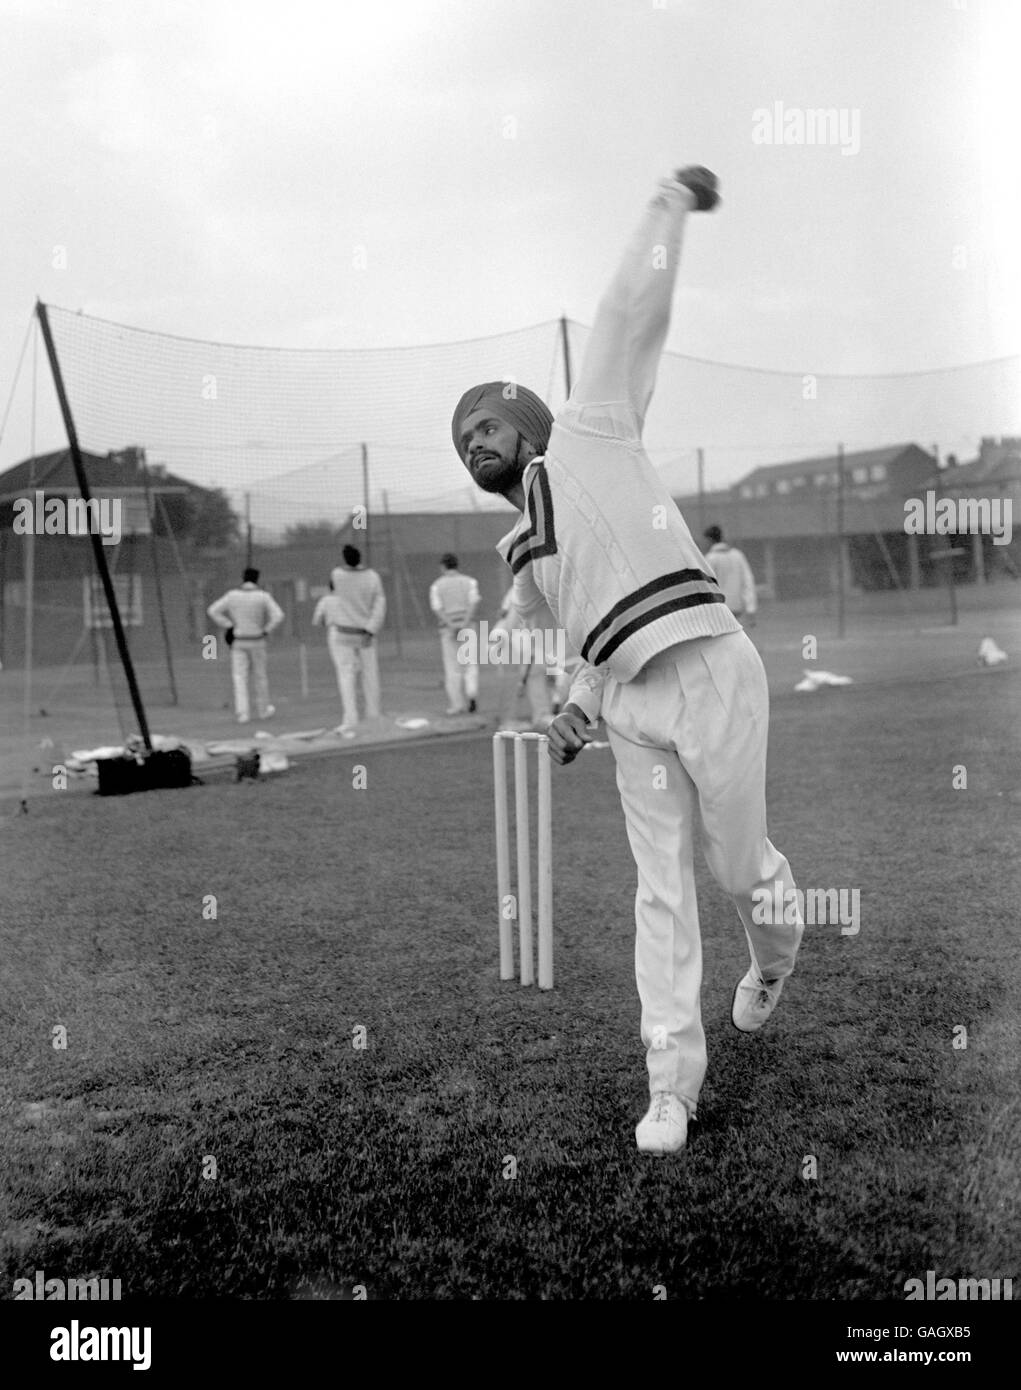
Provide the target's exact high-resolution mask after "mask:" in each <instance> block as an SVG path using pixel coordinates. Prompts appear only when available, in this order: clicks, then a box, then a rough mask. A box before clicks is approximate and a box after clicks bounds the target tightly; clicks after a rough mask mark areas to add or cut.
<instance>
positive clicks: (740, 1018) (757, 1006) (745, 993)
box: [730, 969, 783, 1033]
mask: <svg viewBox="0 0 1021 1390" xmlns="http://www.w3.org/2000/svg"><path fill="white" fill-rule="evenodd" d="M782 990H783V980H763V979H761V978H760V977H759V976H758V975H757V974H756V973H755V970H754V969H749V971H748V974H747V975H745V977H744V979H743V980H739V981H738V983H737V988H736V989H735V990H734V1003H733V1006H732V1008H731V1011H730V1017H731V1018H732V1019H733V1022H734V1027H735V1028H739V1029H740V1030H741V1032H742V1033H754V1032H755V1031H756V1030H757V1029H759V1028H761V1027H762V1025H763V1024H764V1023H765V1021H766V1019H767V1018H768V1017H769V1015H770V1014H771V1013H772V1012H773V1010H774V1009H775V1008H776V1006H777V1004H778V1003H779V1002H780V994H781V992H782Z"/></svg>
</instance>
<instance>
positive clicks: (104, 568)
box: [36, 300, 152, 753]
mask: <svg viewBox="0 0 1021 1390" xmlns="http://www.w3.org/2000/svg"><path fill="white" fill-rule="evenodd" d="M36 314H37V316H38V319H39V327H40V328H41V329H42V334H43V342H44V343H45V345H46V356H47V357H48V359H49V363H50V371H51V372H52V373H53V386H54V389H55V390H56V393H57V402H58V404H59V405H60V414H61V416H62V417H63V421H64V429H65V431H66V433H67V444H68V448H69V450H70V453H71V464H72V466H73V468H74V473H75V478H76V479H77V481H78V488H79V490H80V492H81V495H82V498H83V500H84V502H85V508H86V512H87V514H88V515H89V516H91V515H92V508H91V506H90V505H89V504H90V503H91V501H92V493H91V492H90V490H89V480H88V478H86V476H85V465H84V464H83V462H82V452H81V449H80V447H79V444H78V432H77V430H76V429H75V423H74V416H73V415H72V414H71V406H70V404H69V402H68V399H67V392H66V390H65V389H64V378H63V375H62V374H61V371H60V363H59V361H58V360H57V349H56V347H55V346H54V343H53V334H52V333H51V332H50V320H49V316H48V314H47V310H46V305H45V304H43V303H42V301H41V300H36ZM89 540H90V541H91V542H92V554H93V558H94V559H95V562H96V568H97V569H98V571H99V578H100V580H101V581H102V585H103V593H104V594H105V595H106V603H107V607H108V608H109V610H110V620H111V622H112V623H113V635H114V640H115V641H116V643H117V654H118V656H119V657H120V659H121V666H122V667H123V668H124V675H125V678H126V679H127V682H128V691H129V693H130V695H131V704H132V706H133V708H134V711H135V718H136V719H137V720H138V731H139V733H140V734H141V735H142V742H143V743H144V744H145V746H146V749H147V750H148V751H149V752H150V753H151V752H152V739H151V738H150V736H149V721H148V720H147V719H146V717H145V709H144V707H143V705H142V694H141V691H140V690H139V688H138V681H137V680H136V679H135V668H134V666H133V665H132V662H131V654H130V652H129V651H128V642H127V638H126V637H125V635H124V624H123V623H122V622H121V612H120V608H119V607H118V605H117V595H116V593H115V592H114V587H113V580H112V579H111V578H110V567H109V565H108V564H107V563H106V555H105V553H104V550H103V542H102V539H101V537H100V535H99V532H98V531H97V530H96V529H95V528H94V527H92V526H90V527H89Z"/></svg>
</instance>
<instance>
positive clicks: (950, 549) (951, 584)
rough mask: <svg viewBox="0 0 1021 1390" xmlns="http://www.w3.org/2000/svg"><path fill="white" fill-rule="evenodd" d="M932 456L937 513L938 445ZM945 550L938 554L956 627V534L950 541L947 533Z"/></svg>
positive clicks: (939, 483)
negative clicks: (944, 574) (934, 466)
mask: <svg viewBox="0 0 1021 1390" xmlns="http://www.w3.org/2000/svg"><path fill="white" fill-rule="evenodd" d="M932 456H933V458H934V459H935V460H936V511H937V513H938V512H939V504H940V501H941V500H942V497H943V477H942V474H941V471H940V466H939V445H938V444H934V445H933V446H932ZM946 541H947V548H946V550H944V551H941V552H940V555H939V558H940V560H941V561H942V562H943V564H944V565H945V566H946V579H947V599H948V600H949V602H950V626H951V627H956V626H957V584H956V581H955V579H954V561H955V560H956V559H957V545H956V541H957V533H956V532H954V536H953V539H952V540H951V537H950V534H949V532H948V533H947V537H946Z"/></svg>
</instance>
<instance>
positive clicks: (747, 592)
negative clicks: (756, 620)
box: [741, 554, 759, 613]
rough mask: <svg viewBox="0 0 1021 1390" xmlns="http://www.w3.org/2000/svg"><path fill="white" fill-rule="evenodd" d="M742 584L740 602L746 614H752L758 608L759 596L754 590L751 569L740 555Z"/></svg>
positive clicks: (753, 577) (753, 578)
mask: <svg viewBox="0 0 1021 1390" xmlns="http://www.w3.org/2000/svg"><path fill="white" fill-rule="evenodd" d="M741 569H742V571H743V573H742V583H741V589H742V594H741V601H742V603H743V604H744V611H745V612H746V613H754V612H755V611H756V610H757V608H758V606H759V596H758V593H757V592H756V589H755V576H754V574H752V567H751V565H750V564H749V563H748V561H747V560H746V559H745V557H744V555H743V554H742V555H741Z"/></svg>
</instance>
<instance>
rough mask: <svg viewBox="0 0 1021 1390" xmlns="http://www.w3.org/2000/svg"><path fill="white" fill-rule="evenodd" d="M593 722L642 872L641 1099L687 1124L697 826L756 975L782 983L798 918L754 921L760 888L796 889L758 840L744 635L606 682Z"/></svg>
mask: <svg viewBox="0 0 1021 1390" xmlns="http://www.w3.org/2000/svg"><path fill="white" fill-rule="evenodd" d="M602 715H603V718H604V720H605V721H606V727H607V731H608V735H609V740H610V746H611V748H612V749H613V755H614V757H615V759H616V762H617V788H618V790H619V792H620V799H621V805H622V806H623V808H624V815H625V818H626V821H627V833H628V840H629V842H630V845H631V852H632V854H633V855H634V858H635V864H636V866H637V868H638V892H637V894H636V897H635V927H636V933H635V975H636V979H637V983H638V995H639V999H640V1001H641V1006H642V1022H641V1030H642V1041H643V1043H644V1044H645V1048H646V1059H647V1063H648V1070H649V1090H650V1092H655V1091H672V1092H673V1093H674V1095H676V1096H677V1097H678V1098H679V1099H680V1100H682V1101H683V1102H684V1103H685V1104H686V1105H687V1107H688V1110H689V1112H690V1113H691V1114H694V1113H695V1108H696V1105H697V1102H698V1096H699V1091H700V1090H701V1087H702V1082H703V1080H704V1078H705V1070H706V1045H705V1033H704V1031H703V1028H702V1011H701V1006H700V999H699V995H700V990H701V984H702V941H701V936H700V933H699V921H698V904H697V902H696V900H695V873H694V851H695V840H696V837H697V836H698V832H699V822H700V821H701V826H702V832H703V838H704V850H705V856H706V860H707V861H708V864H709V868H710V869H711V870H712V873H713V876H714V877H715V879H716V881H717V883H719V885H720V887H721V888H723V889H724V891H725V892H727V893H729V894H730V896H731V899H732V900H733V903H734V906H735V907H736V908H737V911H738V915H739V917H740V919H741V922H742V924H743V926H744V929H745V933H746V935H747V938H748V946H749V951H750V954H751V961H752V965H753V966H755V967H757V969H758V971H759V973H760V974H761V975H762V976H764V977H765V978H766V979H781V978H784V977H785V976H787V975H789V974H790V973H791V971H792V970H793V968H794V960H795V957H796V955H797V951H798V946H799V945H800V943H801V935H802V932H803V930H804V927H803V924H802V923H801V922H800V921H799V922H798V923H797V924H796V925H794V926H790V925H786V924H784V923H782V922H778V923H766V924H759V923H756V922H754V921H753V920H752V907H753V901H754V900H753V897H752V895H753V893H754V891H755V889H756V888H768V889H769V893H770V901H772V894H773V885H774V883H775V882H776V881H777V880H779V882H780V883H781V884H782V885H783V888H784V891H785V893H786V891H787V890H788V889H793V887H794V879H793V877H792V875H791V870H790V865H789V864H788V863H787V860H786V859H785V858H784V856H783V855H782V854H781V853H780V852H779V850H777V849H776V848H775V847H774V846H773V845H772V844H771V843H770V841H769V839H768V838H767V835H766V740H767V734H768V728H769V691H768V687H767V684H766V673H765V670H764V669H763V666H762V661H761V658H760V657H759V654H758V652H757V651H756V649H755V647H754V646H753V644H752V642H751V640H750V639H749V638H748V637H747V636H746V635H745V634H744V633H743V632H730V633H727V634H726V635H725V636H722V637H699V638H695V639H694V640H692V641H688V642H680V643H678V644H677V645H676V646H673V647H671V648H670V649H669V650H668V651H666V652H662V653H660V654H659V656H657V657H654V658H653V660H652V661H651V662H649V663H648V664H647V665H646V666H645V667H644V669H643V670H642V671H641V672H639V674H638V676H637V677H636V678H635V679H634V680H633V681H629V682H628V683H627V684H626V685H622V684H621V683H620V682H618V681H615V680H614V679H613V677H612V676H610V677H608V678H607V681H606V684H605V686H604V688H603V702H602ZM784 901H785V902H789V901H791V899H788V898H786V897H785V898H784ZM735 983H736V982H735Z"/></svg>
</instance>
